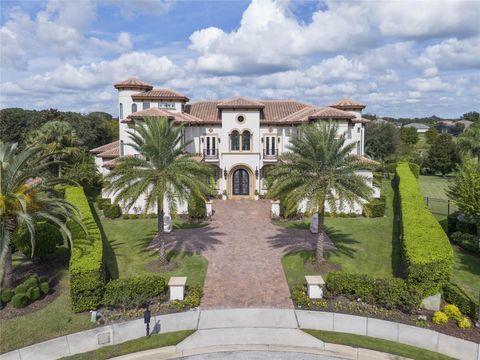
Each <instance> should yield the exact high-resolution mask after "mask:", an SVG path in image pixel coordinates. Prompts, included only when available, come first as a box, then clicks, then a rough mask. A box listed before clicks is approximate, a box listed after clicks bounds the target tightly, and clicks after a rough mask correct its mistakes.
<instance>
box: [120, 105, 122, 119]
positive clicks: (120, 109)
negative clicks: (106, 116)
mask: <svg viewBox="0 0 480 360" xmlns="http://www.w3.org/2000/svg"><path fill="white" fill-rule="evenodd" d="M120 119H123V104H122V103H120Z"/></svg>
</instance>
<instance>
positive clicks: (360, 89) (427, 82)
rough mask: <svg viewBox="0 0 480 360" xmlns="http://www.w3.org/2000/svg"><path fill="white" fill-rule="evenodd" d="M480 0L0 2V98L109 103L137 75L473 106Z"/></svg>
mask: <svg viewBox="0 0 480 360" xmlns="http://www.w3.org/2000/svg"><path fill="white" fill-rule="evenodd" d="M479 19H480V0H474V1H460V0H459V1H441V0H439V1H409V0H404V1H304V0H297V1H274V0H253V1H251V2H250V1H180V0H176V1H175V0H135V1H123V0H104V1H94V0H92V1H88V0H75V1H62V0H50V1H37V0H35V1H34V0H30V1H5V0H2V1H1V2H0V108H7V107H22V108H25V109H46V108H56V109H59V110H68V111H79V112H91V111H105V112H108V113H111V114H112V115H114V116H118V114H117V111H118V110H117V91H116V90H115V89H114V88H113V84H114V83H116V82H118V81H121V80H125V79H126V78H129V77H132V76H135V77H138V78H140V79H141V80H144V81H146V82H148V83H150V84H152V85H154V86H155V87H165V88H171V89H174V90H177V91H179V92H181V93H183V94H185V95H186V96H188V97H189V98H190V99H191V101H195V100H205V99H225V98H230V97H234V96H244V97H248V98H253V99H295V100H300V101H303V102H306V103H309V104H314V105H318V106H326V105H328V104H330V103H332V102H333V101H335V100H338V99H340V98H344V97H348V98H352V99H354V100H358V101H361V102H363V103H365V104H366V105H367V108H366V109H365V112H366V113H371V114H377V115H379V116H393V117H422V116H430V115H437V116H440V117H446V118H456V117H459V116H460V115H461V114H463V113H465V112H468V111H472V110H475V111H479V110H480V25H479V23H480V20H479Z"/></svg>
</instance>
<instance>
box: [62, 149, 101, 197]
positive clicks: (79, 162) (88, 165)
mask: <svg viewBox="0 0 480 360" xmlns="http://www.w3.org/2000/svg"><path fill="white" fill-rule="evenodd" d="M64 177H65V178H66V179H70V180H73V181H75V182H77V183H79V184H80V185H82V186H83V187H84V188H92V187H97V186H99V185H100V184H101V180H102V176H101V175H100V173H99V172H98V171H97V167H96V165H95V159H94V157H93V156H91V154H89V153H88V152H87V151H82V152H81V153H80V154H79V156H78V157H77V158H76V159H75V161H74V162H73V163H72V164H70V165H67V166H66V167H65V171H64Z"/></svg>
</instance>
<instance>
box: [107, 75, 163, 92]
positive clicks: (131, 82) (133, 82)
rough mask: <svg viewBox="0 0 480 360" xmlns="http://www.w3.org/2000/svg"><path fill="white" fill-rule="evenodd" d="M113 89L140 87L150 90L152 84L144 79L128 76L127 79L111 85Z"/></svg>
mask: <svg viewBox="0 0 480 360" xmlns="http://www.w3.org/2000/svg"><path fill="white" fill-rule="evenodd" d="M113 87H114V88H115V89H140V90H142V89H143V90H152V89H153V86H152V85H150V84H147V83H146V82H145V81H142V80H140V79H137V78H135V77H131V78H128V79H127V80H123V81H120V82H118V83H116V84H115V85H113Z"/></svg>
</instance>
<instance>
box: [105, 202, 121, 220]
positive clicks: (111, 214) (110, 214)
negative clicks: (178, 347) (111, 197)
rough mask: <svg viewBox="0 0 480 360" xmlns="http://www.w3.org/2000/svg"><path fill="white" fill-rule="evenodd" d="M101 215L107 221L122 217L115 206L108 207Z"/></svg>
mask: <svg viewBox="0 0 480 360" xmlns="http://www.w3.org/2000/svg"><path fill="white" fill-rule="evenodd" d="M103 215H105V217H107V218H109V219H117V218H119V217H120V216H122V210H121V209H120V206H119V205H117V204H113V205H109V206H108V207H107V208H105V209H104V210H103Z"/></svg>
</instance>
